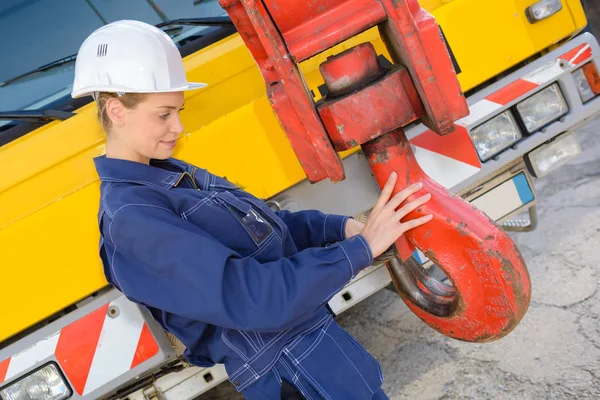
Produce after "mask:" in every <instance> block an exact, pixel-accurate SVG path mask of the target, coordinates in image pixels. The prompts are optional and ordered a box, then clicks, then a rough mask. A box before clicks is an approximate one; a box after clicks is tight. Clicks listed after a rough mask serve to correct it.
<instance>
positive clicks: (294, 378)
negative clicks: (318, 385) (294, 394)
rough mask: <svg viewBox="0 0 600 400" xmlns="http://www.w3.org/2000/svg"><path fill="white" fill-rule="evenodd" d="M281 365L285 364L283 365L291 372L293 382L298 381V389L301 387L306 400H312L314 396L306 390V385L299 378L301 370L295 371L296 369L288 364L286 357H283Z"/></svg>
mask: <svg viewBox="0 0 600 400" xmlns="http://www.w3.org/2000/svg"><path fill="white" fill-rule="evenodd" d="M281 365H283V367H284V368H285V369H286V370H287V372H288V374H290V376H291V377H292V382H294V383H296V384H297V385H298V386H299V387H298V389H300V392H302V395H303V396H304V397H306V400H312V397H311V396H310V395H309V394H308V390H306V388H305V387H304V385H302V383H301V382H300V381H299V380H298V377H299V375H300V372H298V371H297V372H296V373H294V370H293V369H292V367H290V366H289V365H288V362H287V361H286V360H285V358H282V359H281Z"/></svg>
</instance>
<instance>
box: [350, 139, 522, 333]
mask: <svg viewBox="0 0 600 400" xmlns="http://www.w3.org/2000/svg"><path fill="white" fill-rule="evenodd" d="M362 147H363V150H364V151H365V154H366V155H367V157H368V159H369V163H370V165H371V168H372V170H373V173H374V174H375V177H376V179H377V182H378V183H379V185H380V186H381V187H383V185H384V184H385V182H386V180H387V177H388V176H389V175H390V173H391V172H393V171H396V172H397V173H398V180H397V182H396V188H395V192H398V191H400V190H402V189H403V188H405V187H406V186H408V185H410V184H413V183H416V182H421V183H422V184H423V189H421V191H420V193H416V194H414V195H413V196H411V198H409V199H408V200H409V201H410V200H412V199H415V198H416V197H418V196H420V195H422V194H424V193H425V192H427V193H431V194H432V198H431V200H430V201H429V202H427V203H426V204H425V205H423V206H422V207H421V208H419V209H418V210H415V211H414V212H412V213H410V214H409V215H407V216H406V218H416V217H419V216H423V215H427V214H433V216H434V217H433V219H432V220H431V221H430V222H428V223H427V224H425V225H423V226H421V227H417V228H415V229H413V230H411V231H409V232H407V233H406V234H405V235H404V237H403V238H401V239H400V240H399V242H400V243H397V248H398V249H409V250H408V251H407V252H405V254H404V255H403V257H402V258H403V259H404V260H405V262H404V263H403V264H401V263H400V262H399V261H398V260H392V261H391V262H390V263H389V264H388V269H389V270H390V273H391V276H392V280H393V282H394V286H395V287H396V289H397V291H398V292H399V294H400V295H401V296H402V298H403V300H404V301H405V303H406V304H407V305H408V307H409V308H410V309H411V310H412V311H413V312H414V313H415V314H416V315H417V316H418V317H419V318H421V319H422V320H423V321H424V322H425V323H427V324H428V325H429V326H430V327H432V328H433V329H435V330H437V331H438V332H440V333H442V334H444V335H446V336H449V337H452V338H455V339H459V340H464V341H469V342H489V341H492V340H496V339H499V338H501V337H503V336H505V335H506V334H508V333H509V332H510V331H512V330H513V329H514V328H515V327H516V326H517V324H518V323H519V322H520V321H521V319H522V318H523V316H524V315H525V313H526V311H527V309H528V307H529V301H530V298H531V282H530V278H529V273H528V271H527V267H526V266H525V262H524V260H523V258H522V256H521V254H520V252H519V250H518V249H517V247H516V245H515V243H514V242H513V241H512V240H511V239H510V237H509V236H508V234H507V233H506V232H505V231H503V230H502V229H500V228H499V227H498V226H497V225H496V224H495V223H494V222H493V221H492V220H490V218H489V217H488V216H486V215H485V214H484V213H483V212H481V211H479V210H477V209H476V208H474V207H473V206H472V205H471V204H469V203H468V202H466V201H464V200H463V199H462V198H460V197H458V196H455V195H453V194H451V193H449V192H448V191H447V190H446V189H445V188H443V187H442V186H441V185H439V184H438V183H437V182H435V181H434V180H432V179H431V178H429V177H428V176H427V175H426V174H425V173H424V172H423V170H422V169H421V167H420V166H419V164H418V162H417V160H416V158H415V156H414V154H413V151H412V148H411V146H410V144H409V142H408V140H407V139H406V136H405V134H404V132H403V130H402V129H398V130H396V131H394V132H391V133H388V134H386V135H383V136H380V137H379V138H377V139H375V140H372V141H370V142H368V143H366V144H363V146H362ZM406 241H408V242H409V243H410V245H415V246H416V247H418V248H419V249H420V250H421V251H422V252H423V253H424V254H425V255H426V256H427V257H428V258H429V259H430V260H432V261H433V262H434V263H435V264H436V265H437V266H438V267H439V268H441V269H442V270H443V271H444V272H445V274H446V276H447V277H448V278H449V280H450V281H451V282H452V286H450V285H446V284H443V283H440V282H438V281H437V280H435V279H433V278H432V277H430V276H429V275H428V272H427V271H426V270H425V269H424V268H423V267H422V266H421V265H420V264H419V263H416V262H414V260H412V259H410V258H409V255H410V254H412V251H411V249H410V247H411V246H410V245H408V246H407V242H406Z"/></svg>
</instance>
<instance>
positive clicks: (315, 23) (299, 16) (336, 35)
mask: <svg viewBox="0 0 600 400" xmlns="http://www.w3.org/2000/svg"><path fill="white" fill-rule="evenodd" d="M264 2H265V5H266V7H267V9H268V10H269V12H270V14H271V16H272V17H273V20H274V21H275V22H276V24H277V26H278V27H279V29H280V31H281V33H282V36H283V38H284V40H285V42H286V44H287V46H288V49H289V51H290V54H291V56H292V58H293V59H294V60H295V61H296V62H301V61H304V60H306V59H308V58H310V57H312V56H313V55H315V54H318V53H320V52H321V51H323V50H326V49H328V48H330V47H333V46H334V45H336V44H338V43H340V42H342V41H344V40H346V39H349V38H351V37H352V36H355V35H357V34H358V33H360V32H362V31H364V30H366V29H368V28H371V27H373V26H375V25H377V24H378V23H380V22H382V21H384V20H385V19H386V14H385V10H384V9H383V7H382V5H381V3H379V2H378V1H374V0H319V1H296V0H265V1H264Z"/></svg>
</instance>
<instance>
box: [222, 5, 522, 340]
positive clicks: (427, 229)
mask: <svg viewBox="0 0 600 400" xmlns="http://www.w3.org/2000/svg"><path fill="white" fill-rule="evenodd" d="M219 2H220V4H221V5H222V6H223V8H224V9H225V10H226V11H227V13H228V14H229V15H230V17H231V20H232V21H233V23H234V25H235V26H236V28H237V30H238V32H239V33H240V35H241V37H242V39H243V40H244V42H245V43H246V45H247V46H248V48H249V50H250V51H251V53H252V55H253V57H254V59H255V60H256V62H257V64H258V66H259V68H260V71H261V73H262V75H263V78H264V80H265V84H266V90H267V95H268V97H269V101H270V102H271V105H272V107H273V110H274V111H275V114H276V115H277V117H278V119H279V122H280V124H281V126H282V127H283V129H284V130H285V131H286V133H287V135H288V138H289V140H290V143H291V145H292V147H293V148H294V151H295V153H296V155H297V157H298V159H299V161H300V163H301V165H302V167H303V169H304V171H305V173H306V175H307V177H308V179H309V180H310V181H311V182H318V181H320V180H323V179H325V178H329V179H331V180H332V181H340V180H342V179H344V170H343V165H342V162H341V160H340V158H339V155H338V154H337V152H340V151H344V150H349V149H351V148H353V147H356V146H358V145H360V146H361V147H362V150H363V151H364V153H365V154H366V155H367V158H368V159H369V162H370V165H371V168H372V170H373V173H374V175H375V177H376V179H377V181H378V183H379V185H380V186H383V184H384V183H385V181H386V180H387V178H388V177H389V174H390V173H391V172H392V171H395V172H397V173H398V176H399V178H400V179H398V181H397V184H396V188H395V191H398V190H401V189H403V188H404V187H406V186H407V185H408V184H411V183H415V182H422V183H423V185H424V187H423V189H422V192H421V193H417V194H415V196H418V195H420V194H422V193H423V192H429V193H431V194H432V199H431V200H430V201H429V202H428V203H427V204H426V205H424V206H423V207H422V208H421V209H420V210H416V211H414V212H413V213H411V214H410V215H408V216H407V218H413V217H417V216H419V215H423V214H433V215H434V218H433V220H432V221H430V222H428V223H427V224H426V225H424V226H422V227H419V228H416V229H414V230H413V231H411V232H409V233H407V234H406V235H405V236H404V237H403V238H401V239H400V240H399V241H398V242H397V243H396V248H397V250H398V252H399V255H400V258H401V260H402V261H403V262H402V263H401V262H399V261H397V260H396V261H392V262H390V263H388V268H389V270H390V272H391V274H392V278H393V280H394V283H395V285H396V288H397V289H398V291H399V292H400V294H401V296H402V297H403V299H404V300H405V302H406V303H407V305H408V306H409V307H410V308H411V310H413V312H415V313H416V314H417V315H418V316H419V317H420V318H421V319H422V320H423V321H425V322H426V323H427V324H429V326H431V327H432V328H434V329H436V330H437V331H439V332H441V333H443V334H444V335H447V336H450V337H453V338H456V339H460V340H465V341H475V342H485V341H491V340H494V339H498V338H500V337H502V336H504V335H506V334H507V333H508V332H510V331H511V330H512V329H513V328H514V327H515V326H516V325H517V324H518V323H519V321H520V320H521V319H522V317H523V315H524V314H525V312H526V311H527V308H528V305H529V301H530V296H531V284H530V280H529V275H528V272H527V268H526V266H525V263H524V261H523V258H522V257H521V255H520V253H519V250H518V249H517V248H516V246H515V244H514V243H513V241H512V240H511V239H510V237H509V236H508V235H507V234H506V233H505V232H504V231H502V230H501V229H499V228H498V227H497V226H496V224H495V223H494V222H493V221H491V220H490V219H489V218H488V217H486V216H485V215H484V214H483V213H481V212H480V211H478V210H476V209H474V208H473V207H472V206H471V205H470V204H469V203H467V202H465V201H464V200H462V199H461V198H459V197H457V196H454V195H452V194H451V193H449V192H448V191H447V190H446V189H444V188H443V187H442V186H440V185H439V184H437V183H436V182H435V181H433V180H432V179H430V178H429V177H427V175H426V174H425V173H424V172H423V171H422V170H421V168H420V167H419V164H418V163H417V161H416V160H415V157H414V154H413V152H412V149H411V147H410V145H409V143H408V141H407V139H406V136H405V134H404V132H403V130H402V127H403V126H405V125H406V124H408V123H410V122H412V121H415V120H417V119H421V121H422V122H423V123H424V124H425V125H426V126H427V127H428V128H430V129H431V130H433V131H434V132H437V133H438V134H440V135H446V134H450V133H452V132H453V130H454V121H456V120H458V119H460V118H462V117H464V116H466V115H468V112H469V111H468V107H467V103H466V100H465V98H464V96H463V94H462V92H461V88H460V85H459V83H458V80H457V77H456V73H455V71H454V68H453V65H452V61H451V58H450V55H449V54H448V50H447V47H446V44H445V42H444V40H443V36H442V34H441V31H440V29H439V27H438V26H437V24H436V22H435V19H434V18H433V17H432V16H431V15H429V14H428V13H427V12H426V11H425V10H423V9H422V8H421V7H420V6H419V4H418V2H417V0H404V1H397V0H315V1H310V2H301V1H297V0H219ZM374 26H377V27H378V28H379V32H380V34H381V36H382V39H383V41H384V43H385V45H386V48H387V50H388V52H389V54H390V55H391V57H392V59H393V66H392V67H391V68H389V67H386V68H384V67H383V66H382V65H380V63H379V61H378V57H377V54H376V53H375V50H374V48H373V46H372V45H371V44H370V43H366V44H363V45H359V46H355V47H353V48H351V49H349V50H347V51H345V52H343V53H341V54H338V55H337V56H335V57H332V58H330V59H329V60H327V61H326V62H325V63H323V64H322V65H321V73H322V75H323V77H324V79H325V83H326V85H327V88H328V89H329V93H328V94H327V95H326V96H325V97H324V98H323V99H321V100H320V101H318V102H317V103H315V102H314V100H313V96H312V95H311V93H310V91H309V90H308V89H307V86H306V83H305V82H304V80H303V78H302V74H301V71H300V68H299V66H298V64H299V63H300V62H302V61H304V60H307V59H309V58H310V57H312V56H314V55H316V54H319V53H320V52H322V51H324V50H326V49H329V48H331V47H332V46H335V45H336V44H338V43H341V42H342V41H344V40H346V39H349V38H351V37H353V36H355V35H357V34H359V33H360V32H363V31H365V30H366V29H369V28H371V27H374ZM415 246H416V247H418V248H419V249H421V250H422V251H423V252H424V253H425V254H426V255H427V256H428V257H429V258H430V259H431V260H433V261H434V262H435V263H436V265H437V266H438V267H440V268H442V269H443V270H444V271H445V273H446V275H447V276H448V277H449V279H450V281H451V282H452V286H450V285H445V284H442V283H440V282H437V281H436V280H434V279H433V278H431V277H430V276H428V274H427V271H426V270H425V269H423V268H422V267H421V265H415V264H414V263H411V261H410V260H411V258H410V255H411V254H412V251H413V250H414V247H415Z"/></svg>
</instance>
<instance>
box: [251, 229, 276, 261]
mask: <svg viewBox="0 0 600 400" xmlns="http://www.w3.org/2000/svg"><path fill="white" fill-rule="evenodd" d="M275 239H279V235H277V234H274V235H273V234H272V235H270V236H269V237H268V238H267V239H265V241H264V242H263V243H262V244H261V245H260V246H259V247H258V249H256V251H255V252H254V253H252V254H250V255H249V256H248V257H249V258H253V257H258V256H259V255H260V254H261V253H262V252H263V251H265V250H266V248H267V247H268V246H269V245H270V244H271V242H272V241H273V240H275ZM280 242H281V240H280Z"/></svg>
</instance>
